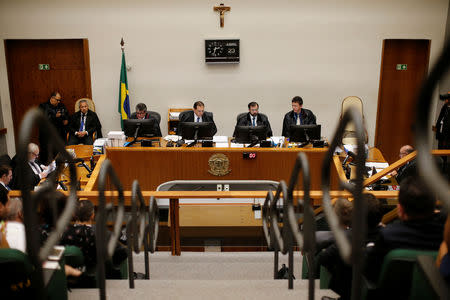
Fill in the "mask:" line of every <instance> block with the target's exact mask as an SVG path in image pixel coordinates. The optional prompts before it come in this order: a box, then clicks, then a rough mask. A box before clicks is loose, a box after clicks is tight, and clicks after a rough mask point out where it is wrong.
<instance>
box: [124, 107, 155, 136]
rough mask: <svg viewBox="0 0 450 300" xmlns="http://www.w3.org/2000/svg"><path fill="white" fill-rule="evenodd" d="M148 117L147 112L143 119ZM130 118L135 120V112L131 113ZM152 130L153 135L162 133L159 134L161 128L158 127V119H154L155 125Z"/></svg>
mask: <svg viewBox="0 0 450 300" xmlns="http://www.w3.org/2000/svg"><path fill="white" fill-rule="evenodd" d="M150 117H151V116H150V114H149V113H148V112H147V113H146V114H145V118H144V119H150ZM130 119H135V120H137V115H136V113H135V112H134V113H132V114H131V116H130ZM153 130H154V132H155V136H162V134H161V128H160V127H159V122H158V120H155V125H154V127H153Z"/></svg>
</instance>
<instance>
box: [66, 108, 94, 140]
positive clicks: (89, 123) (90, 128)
mask: <svg viewBox="0 0 450 300" xmlns="http://www.w3.org/2000/svg"><path fill="white" fill-rule="evenodd" d="M80 123H81V110H79V111H77V112H76V113H74V114H73V115H72V116H71V117H70V121H69V132H70V135H71V136H75V132H76V131H79V130H80ZM85 130H86V131H87V132H88V134H89V136H91V137H92V134H93V133H94V132H97V138H101V137H102V124H101V123H100V120H99V119H98V117H97V114H96V113H95V112H93V111H91V110H88V111H87V113H86V123H85Z"/></svg>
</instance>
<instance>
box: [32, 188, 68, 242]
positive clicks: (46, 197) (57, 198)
mask: <svg viewBox="0 0 450 300" xmlns="http://www.w3.org/2000/svg"><path fill="white" fill-rule="evenodd" d="M66 202H67V196H66V195H64V194H63V193H61V192H60V191H53V192H48V193H45V194H42V196H41V198H40V199H39V214H40V233H41V243H42V244H43V243H44V242H45V241H46V240H47V238H48V236H49V234H50V232H51V231H52V230H53V228H54V227H55V226H56V221H57V220H58V217H59V216H60V215H61V214H62V212H63V211H64V207H65V206H66Z"/></svg>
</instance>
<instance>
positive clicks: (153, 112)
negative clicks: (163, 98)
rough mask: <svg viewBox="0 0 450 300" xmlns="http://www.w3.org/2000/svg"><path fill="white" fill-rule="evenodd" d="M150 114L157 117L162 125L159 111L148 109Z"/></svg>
mask: <svg viewBox="0 0 450 300" xmlns="http://www.w3.org/2000/svg"><path fill="white" fill-rule="evenodd" d="M147 112H148V114H149V116H150V117H152V118H154V119H156V121H157V122H158V125H160V123H161V115H160V114H159V112H156V111H150V110H149V111H147Z"/></svg>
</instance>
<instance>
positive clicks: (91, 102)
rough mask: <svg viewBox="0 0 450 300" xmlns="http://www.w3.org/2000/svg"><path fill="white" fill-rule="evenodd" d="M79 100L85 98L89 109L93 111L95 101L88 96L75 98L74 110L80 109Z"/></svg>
mask: <svg viewBox="0 0 450 300" xmlns="http://www.w3.org/2000/svg"><path fill="white" fill-rule="evenodd" d="M81 100H86V102H87V104H88V107H89V110H92V111H95V103H94V101H92V99H89V98H80V99H78V100H77V102H75V112H77V111H79V110H80V101H81Z"/></svg>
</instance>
